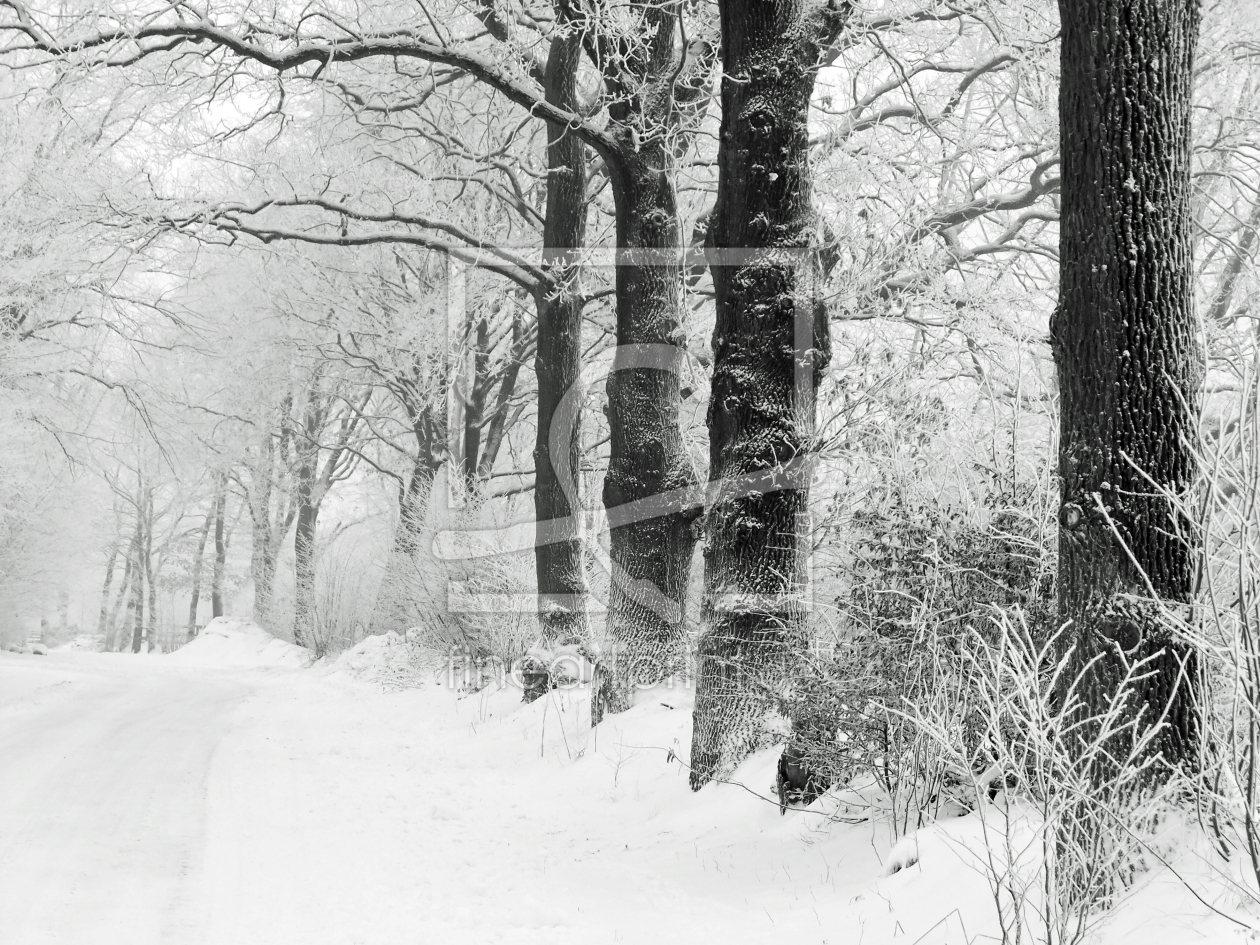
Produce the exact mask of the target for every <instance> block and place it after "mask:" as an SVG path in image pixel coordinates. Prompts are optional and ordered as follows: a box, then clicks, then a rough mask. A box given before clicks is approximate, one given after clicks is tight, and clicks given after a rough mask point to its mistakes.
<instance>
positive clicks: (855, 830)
mask: <svg viewBox="0 0 1260 945" xmlns="http://www.w3.org/2000/svg"><path fill="white" fill-rule="evenodd" d="M518 699H519V697H518V695H517V694H516V693H514V692H512V691H505V692H503V693H500V694H497V695H489V696H487V695H477V696H473V697H470V698H468V699H464V700H456V699H455V698H454V697H453V696H452V695H451V694H450V693H449V692H448V691H446V690H444V689H441V688H439V687H436V686H429V687H428V688H426V689H423V690H412V691H407V692H397V693H382V692H379V691H377V690H375V689H372V688H371V687H369V686H367V685H365V684H363V683H360V682H358V681H355V680H351V679H348V678H345V677H343V676H337V675H331V676H329V675H324V676H321V675H319V674H318V672H316V671H310V670H297V669H291V668H290V669H276V668H273V669H270V670H257V669H255V670H250V669H239V668H238V669H213V668H206V667H204V666H187V665H180V664H179V663H178V661H176V660H172V659H171V658H168V657H157V656H139V657H137V656H130V655H110V654H92V653H54V654H52V655H51V656H48V657H34V656H17V655H12V654H0V943H3V945H43V943H53V942H56V943H67V945H98V943H99V945H113V943H119V945H122V943H126V945H150V943H170V945H200V943H213V945H253V943H257V945H285V943H302V945H323V943H327V945H352V943H363V945H394V943H397V945H403V943H406V945H417V943H421V945H423V943H441V942H459V943H482V942H504V943H511V945H517V943H525V945H528V943H534V942H548V943H569V942H573V943H577V942H581V943H584V945H586V943H600V942H630V943H652V945H662V943H674V942H678V943H682V942H686V943H687V945H697V943H709V942H713V943H722V945H727V943H744V942H748V943H752V942H758V943H761V942H769V941H779V940H787V941H791V942H793V943H833V945H841V943H844V945H850V943H852V945H857V943H859V942H861V943H863V945H871V943H884V942H887V943H893V942H897V943H914V942H916V941H918V942H921V943H925V945H954V943H963V942H968V941H974V940H977V936H978V935H979V934H981V933H986V932H990V931H992V929H991V928H990V927H989V923H990V915H991V912H992V910H991V907H990V906H988V905H987V903H988V901H989V898H988V890H987V887H986V885H985V883H984V880H983V878H982V877H981V876H980V874H979V873H977V872H976V871H974V870H971V869H968V868H966V866H965V864H964V859H965V847H966V845H967V844H968V842H970V841H974V839H975V837H976V833H975V827H974V824H973V825H972V826H970V827H968V825H967V821H968V820H969V819H974V818H960V819H958V820H957V821H954V822H953V824H954V826H952V827H951V828H950V832H949V834H948V835H946V834H945V833H944V832H941V831H932V832H929V831H924V832H922V833H921V834H920V839H919V849H918V853H919V863H918V864H917V865H915V866H911V867H909V868H907V869H904V870H902V871H901V872H898V873H896V875H893V876H889V877H884V878H881V871H882V870H881V864H882V862H883V861H884V860H885V859H886V858H887V857H888V853H889V846H890V842H889V837H888V836H887V829H886V828H883V827H875V826H871V825H860V826H845V825H838V824H834V823H831V824H829V823H828V822H827V820H826V818H824V817H821V816H817V815H812V814H807V813H794V814H792V815H791V816H788V817H782V818H781V817H780V816H779V813H778V810H777V809H776V808H775V807H774V806H772V805H771V804H769V803H766V802H765V801H764V800H761V799H759V798H757V797H754V796H753V795H752V794H750V793H749V792H748V791H745V790H743V789H741V788H738V787H734V786H729V785H715V786H712V787H710V788H706V789H705V790H704V791H702V792H700V793H699V794H694V795H693V794H692V793H691V792H690V791H689V790H688V789H687V786H686V772H685V770H684V769H683V768H682V766H681V765H679V764H678V763H677V762H676V761H672V760H671V759H670V757H669V749H670V748H674V749H675V750H677V751H679V752H680V753H681V754H683V756H684V757H685V754H686V752H685V746H686V744H687V737H688V724H689V721H690V719H689V716H690V705H689V703H688V702H687V701H686V700H685V699H684V698H682V696H681V695H678V696H670V695H668V694H667V695H666V696H663V697H662V698H661V699H660V700H658V701H655V702H653V703H650V704H646V705H641V706H638V707H636V708H635V709H633V710H632V711H631V712H629V713H626V715H625V716H622V717H619V718H618V719H617V720H616V721H615V722H614V723H613V724H607V723H606V724H605V725H603V726H601V727H600V729H599V730H598V731H597V732H594V733H592V732H591V731H590V730H589V729H588V727H587V721H586V716H585V714H584V707H583V706H582V704H581V703H582V701H583V700H582V699H581V697H578V698H574V699H573V700H571V701H570V700H568V699H566V698H565V697H564V696H563V694H553V695H552V696H550V697H549V698H548V699H545V700H541V701H540V702H539V703H535V704H533V705H530V706H520V705H519V701H518ZM773 764H774V755H773V753H772V752H767V753H763V755H761V756H758V757H757V758H754V759H753V760H752V761H750V762H749V763H748V764H747V765H745V766H744V768H742V769H741V771H740V772H739V775H740V777H741V779H742V780H745V781H746V782H747V783H748V784H749V786H750V787H752V788H754V789H756V790H758V791H760V792H761V793H762V794H766V793H768V792H767V790H766V788H767V787H768V784H769V781H770V779H771V776H772V770H773ZM969 831H970V832H969ZM1152 895H1153V896H1157V897H1162V900H1161V901H1166V900H1167V897H1168V895H1169V893H1168V891H1167V890H1162V891H1161V890H1155V891H1154V892H1153V893H1152ZM1152 901H1155V900H1152ZM1213 928H1215V927H1213ZM1205 929H1207V926H1205V925H1204V920H1203V919H1202V918H1201V917H1199V916H1192V915H1188V914H1187V915H1185V916H1184V917H1180V916H1178V915H1176V914H1174V915H1171V916H1170V915H1169V914H1168V912H1167V910H1166V909H1161V910H1160V914H1158V915H1152V916H1151V917H1150V921H1149V922H1148V921H1147V920H1146V918H1144V916H1143V913H1141V912H1135V913H1134V915H1133V917H1132V918H1131V919H1130V920H1126V921H1125V922H1122V923H1120V925H1118V926H1117V927H1116V929H1115V934H1114V935H1112V936H1110V937H1109V939H1108V941H1115V942H1119V941H1134V942H1137V941H1142V942H1179V941H1186V942H1189V941H1205V940H1210V941H1221V942H1226V941H1236V940H1239V939H1238V937H1237V935H1235V934H1234V933H1233V932H1229V931H1227V926H1224V925H1222V926H1221V927H1220V932H1221V937H1214V933H1213V934H1210V935H1209V936H1208V938H1207V939H1204V938H1203V935H1204V934H1206V933H1205Z"/></svg>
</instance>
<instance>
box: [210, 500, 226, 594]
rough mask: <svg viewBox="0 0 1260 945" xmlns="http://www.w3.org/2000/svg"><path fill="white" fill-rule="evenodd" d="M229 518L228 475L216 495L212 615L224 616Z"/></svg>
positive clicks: (211, 588)
mask: <svg viewBox="0 0 1260 945" xmlns="http://www.w3.org/2000/svg"><path fill="white" fill-rule="evenodd" d="M226 518H227V477H226V476H223V477H221V478H220V480H219V487H218V491H217V492H216V493H215V497H214V570H213V571H212V572H211V575H210V615H211V616H212V617H222V616H223V578H224V574H225V572H226V571H227V549H228V546H227V536H226V535H225V533H224V528H225V527H226V521H225V519H226Z"/></svg>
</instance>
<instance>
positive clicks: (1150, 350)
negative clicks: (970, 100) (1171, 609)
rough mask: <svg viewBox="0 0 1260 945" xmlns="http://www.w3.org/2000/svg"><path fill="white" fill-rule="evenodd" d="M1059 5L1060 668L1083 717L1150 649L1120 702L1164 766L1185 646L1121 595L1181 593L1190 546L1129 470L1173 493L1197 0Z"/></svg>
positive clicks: (1180, 597) (1196, 363) (1190, 395)
mask: <svg viewBox="0 0 1260 945" xmlns="http://www.w3.org/2000/svg"><path fill="white" fill-rule="evenodd" d="M1060 14H1061V18H1062V42H1063V46H1062V57H1063V78H1062V85H1061V88H1060V94H1059V110H1060V119H1059V120H1060V131H1061V137H1062V142H1063V144H1062V160H1063V165H1062V211H1061V223H1060V228H1061V236H1060V257H1061V259H1060V267H1061V272H1060V295H1059V304H1058V308H1057V310H1056V311H1055V314H1054V317H1053V319H1052V322H1051V336H1052V341H1053V346H1054V354H1055V361H1056V364H1057V367H1058V376H1059V387H1060V412H1061V413H1060V445H1059V473H1060V476H1061V477H1062V496H1061V509H1060V521H1059V587H1058V590H1059V608H1060V615H1059V616H1060V619H1061V620H1063V621H1069V620H1070V621H1072V622H1073V627H1072V629H1071V631H1070V642H1073V643H1076V644H1077V649H1076V668H1077V670H1078V671H1084V667H1085V664H1086V662H1087V661H1089V660H1091V659H1096V660H1097V662H1096V663H1094V665H1093V667H1092V668H1090V669H1089V670H1088V671H1087V675H1086V676H1085V677H1084V680H1085V682H1084V685H1083V687H1082V691H1081V692H1080V693H1079V695H1080V696H1082V697H1083V698H1084V700H1085V705H1084V706H1083V707H1082V711H1083V712H1086V713H1091V714H1092V713H1093V712H1097V711H1100V710H1102V709H1103V708H1104V707H1105V706H1106V705H1107V704H1108V702H1109V700H1110V699H1111V698H1112V697H1113V696H1114V694H1115V691H1116V687H1117V683H1118V681H1119V680H1120V678H1121V676H1122V674H1123V673H1124V665H1125V663H1126V661H1128V662H1131V661H1133V660H1135V659H1141V658H1144V657H1148V656H1152V655H1155V654H1157V653H1159V651H1161V650H1162V651H1163V653H1162V655H1159V656H1156V658H1155V662H1154V664H1153V665H1152V667H1151V668H1152V669H1153V670H1154V673H1153V675H1152V676H1151V677H1150V678H1149V680H1148V681H1146V682H1145V683H1144V684H1143V687H1144V691H1143V692H1141V693H1139V694H1137V695H1138V701H1139V702H1140V703H1141V705H1140V706H1139V705H1134V709H1135V711H1140V712H1143V713H1144V717H1145V719H1146V720H1148V721H1150V720H1153V719H1154V718H1155V717H1156V716H1158V714H1159V713H1160V712H1161V711H1162V710H1163V708H1164V707H1165V706H1170V712H1169V715H1168V725H1167V727H1166V728H1165V729H1164V730H1163V732H1162V733H1161V734H1160V736H1159V737H1158V739H1157V742H1156V745H1155V747H1156V749H1158V750H1162V751H1163V753H1164V757H1165V760H1167V761H1169V762H1173V763H1176V762H1182V761H1188V760H1190V759H1192V758H1193V757H1194V754H1195V746H1196V742H1197V736H1198V732H1197V723H1196V717H1195V711H1194V706H1193V703H1194V693H1193V690H1192V683H1191V681H1192V680H1194V679H1195V678H1196V671H1195V665H1194V657H1193V654H1192V653H1190V652H1189V651H1187V650H1186V649H1185V648H1183V647H1181V646H1179V645H1177V644H1175V643H1173V642H1172V641H1170V640H1168V639H1166V638H1165V637H1164V636H1163V635H1161V633H1160V631H1159V629H1158V626H1157V623H1156V621H1155V620H1154V619H1153V613H1152V612H1153V608H1151V607H1148V606H1143V605H1142V604H1141V603H1134V602H1133V601H1132V600H1131V599H1130V600H1126V599H1125V595H1136V596H1137V597H1139V598H1142V597H1149V596H1150V591H1151V590H1153V591H1154V593H1155V594H1156V595H1158V596H1160V597H1162V598H1164V599H1167V600H1172V601H1188V600H1189V598H1190V594H1191V579H1192V571H1191V561H1192V557H1193V556H1192V549H1191V548H1190V547H1189V546H1188V545H1187V544H1186V543H1185V541H1184V540H1183V539H1182V538H1179V537H1175V536H1174V534H1172V533H1173V532H1175V531H1177V529H1176V527H1175V522H1174V521H1173V512H1172V510H1171V509H1170V508H1169V505H1168V503H1167V502H1165V501H1164V500H1163V499H1161V498H1159V497H1158V496H1156V495H1155V494H1154V492H1155V490H1153V489H1152V487H1151V485H1150V482H1148V481H1147V479H1146V478H1145V476H1149V477H1150V478H1151V480H1153V481H1154V482H1155V483H1157V484H1158V485H1159V486H1160V487H1162V488H1166V489H1169V490H1171V491H1172V492H1174V493H1177V492H1181V491H1182V490H1184V489H1185V488H1186V487H1187V486H1188V485H1189V483H1190V480H1191V475H1192V462H1191V454H1190V450H1189V448H1188V446H1187V443H1188V442H1189V441H1191V440H1192V439H1193V436H1194V433H1195V427H1196V419H1197V403H1198V389H1199V384H1200V380H1201V378H1202V370H1203V367H1202V356H1201V352H1200V347H1199V340H1198V334H1197V326H1196V322H1195V318H1194V312H1193V305H1192V298H1193V297H1192V287H1191V258H1190V257H1191V242H1190V168H1191V149H1190V106H1191V102H1190V89H1191V68H1192V63H1193V57H1194V47H1195V42H1196V36H1197V33H1198V4H1197V3H1195V2H1193V0H1088V2H1086V0H1073V2H1069V0H1062V2H1061V3H1060ZM1143 474H1145V475H1143ZM1113 526H1114V527H1113ZM1117 534H1118V535H1119V536H1120V538H1121V539H1123V543H1122V542H1121V540H1119V539H1118V538H1117ZM1126 546H1127V550H1126ZM1148 582H1149V586H1148ZM1121 653H1123V656H1121ZM1183 664H1184V669H1185V675H1184V677H1183V676H1182V675H1181V673H1182V667H1183Z"/></svg>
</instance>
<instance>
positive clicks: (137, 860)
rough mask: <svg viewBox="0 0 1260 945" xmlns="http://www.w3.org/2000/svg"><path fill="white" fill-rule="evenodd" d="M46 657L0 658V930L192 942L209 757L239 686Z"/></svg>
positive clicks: (243, 689)
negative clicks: (24, 661)
mask: <svg viewBox="0 0 1260 945" xmlns="http://www.w3.org/2000/svg"><path fill="white" fill-rule="evenodd" d="M35 659H36V658H34V657H30V658H28V661H33V660H35ZM57 662H58V663H59V664H62V665H57V666H51V665H40V664H38V663H35V664H33V665H25V666H24V665H22V662H20V661H19V660H17V659H15V660H12V661H5V662H3V663H0V693H3V694H4V695H3V696H2V697H0V823H2V824H3V826H2V827H0V928H3V930H4V931H3V932H0V940H3V941H5V942H11V943H17V942H21V943H23V945H26V943H30V945H37V943H44V942H59V943H79V942H83V943H87V942H114V941H118V942H122V941H129V942H135V943H137V945H141V943H146V945H147V943H150V942H195V941H197V940H198V937H197V931H196V930H197V929H199V928H200V927H201V926H202V925H203V921H204V915H205V911H204V905H205V904H204V902H202V901H200V900H199V896H200V894H201V893H202V892H203V891H204V889H205V887H204V884H203V863H204V856H203V853H204V850H205V848H206V842H205V829H206V809H207V808H206V800H207V793H208V791H207V789H208V784H209V777H210V767H211V760H212V758H213V757H214V753H215V750H216V749H217V748H218V746H219V744H220V743H221V741H222V739H223V736H224V733H225V732H226V730H227V727H228V724H229V719H230V717H231V715H232V713H233V711H234V710H235V709H236V708H237V707H238V706H239V705H240V704H241V702H242V701H243V700H244V699H245V698H246V697H247V696H248V695H249V694H250V692H251V687H250V686H249V685H248V683H246V682H242V681H239V680H235V679H225V678H222V677H219V676H215V677H212V678H202V679H197V680H195V681H190V680H189V679H188V678H186V674H174V675H172V674H169V673H161V672H143V671H141V672H136V669H138V668H139V669H147V668H149V667H147V666H145V667H138V666H137V663H136V662H132V663H130V664H128V663H126V662H124V661H122V660H119V659H111V658H104V659H102V658H98V657H95V655H93V656H91V657H78V658H71V659H70V660H66V659H65V658H61V659H58V660H57ZM143 662H144V663H149V662H151V661H149V660H147V659H146V660H144V661H143ZM67 663H68V664H69V665H65V664H67Z"/></svg>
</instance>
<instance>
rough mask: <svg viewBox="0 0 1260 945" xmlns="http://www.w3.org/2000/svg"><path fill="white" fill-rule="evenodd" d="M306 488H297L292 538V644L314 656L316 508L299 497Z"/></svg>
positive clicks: (317, 523) (318, 646) (317, 519)
mask: <svg viewBox="0 0 1260 945" xmlns="http://www.w3.org/2000/svg"><path fill="white" fill-rule="evenodd" d="M307 488H308V487H306V486H304V485H302V484H299V486H298V493H299V500H298V516H297V530H296V532H294V536H293V576H294V590H293V642H294V643H296V644H297V645H298V646H305V647H314V648H315V651H316V655H317V656H322V655H323V653H321V652H320V641H319V640H318V639H317V638H316V636H315V535H316V529H317V528H318V525H319V506H318V504H316V503H313V502H310V501H308V500H307V499H306V497H305V495H304V494H303V492H304V489H307Z"/></svg>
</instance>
